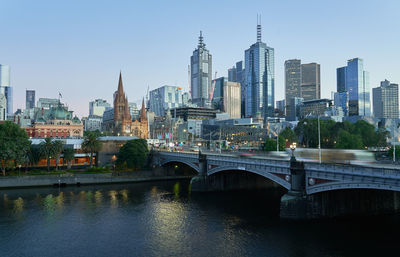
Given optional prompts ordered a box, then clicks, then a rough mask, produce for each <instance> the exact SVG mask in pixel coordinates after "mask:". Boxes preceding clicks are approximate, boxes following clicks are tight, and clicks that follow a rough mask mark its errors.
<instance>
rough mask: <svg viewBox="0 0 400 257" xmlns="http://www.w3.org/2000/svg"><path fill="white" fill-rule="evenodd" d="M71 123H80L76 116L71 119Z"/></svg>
mask: <svg viewBox="0 0 400 257" xmlns="http://www.w3.org/2000/svg"><path fill="white" fill-rule="evenodd" d="M72 122H73V123H81V121H80V120H79V118H78V117H77V116H75V117H74V118H73V119H72Z"/></svg>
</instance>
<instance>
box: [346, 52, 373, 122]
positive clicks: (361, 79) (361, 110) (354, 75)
mask: <svg viewBox="0 0 400 257" xmlns="http://www.w3.org/2000/svg"><path fill="white" fill-rule="evenodd" d="M345 90H346V91H347V92H348V93H349V116H371V99H370V94H371V93H370V88H369V73H368V72H367V71H364V62H363V60H362V59H360V58H354V59H351V60H348V61H347V66H346V80H345Z"/></svg>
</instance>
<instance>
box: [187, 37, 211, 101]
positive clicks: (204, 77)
mask: <svg viewBox="0 0 400 257" xmlns="http://www.w3.org/2000/svg"><path fill="white" fill-rule="evenodd" d="M190 67H191V77H190V81H191V84H190V85H191V95H192V103H193V104H195V105H197V106H199V107H207V108H210V107H211V102H210V92H211V71H212V56H211V54H210V52H209V51H208V50H207V49H206V44H204V42H203V35H202V32H201V31H200V37H199V44H198V46H197V48H196V49H195V50H194V51H193V55H192V56H191V57H190Z"/></svg>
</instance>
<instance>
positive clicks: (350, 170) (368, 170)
mask: <svg viewBox="0 0 400 257" xmlns="http://www.w3.org/2000/svg"><path fill="white" fill-rule="evenodd" d="M304 168H305V170H306V171H307V170H310V171H317V172H333V173H340V174H351V175H360V176H371V177H391V178H400V170H399V169H390V168H385V167H382V168H379V167H367V166H359V165H346V164H324V163H322V164H319V163H305V164H304Z"/></svg>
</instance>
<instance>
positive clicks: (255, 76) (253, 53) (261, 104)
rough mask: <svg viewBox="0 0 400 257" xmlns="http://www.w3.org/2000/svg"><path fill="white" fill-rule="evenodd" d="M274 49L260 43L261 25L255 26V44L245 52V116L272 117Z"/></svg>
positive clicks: (265, 119) (265, 118) (273, 103)
mask: <svg viewBox="0 0 400 257" xmlns="http://www.w3.org/2000/svg"><path fill="white" fill-rule="evenodd" d="M274 66H275V65H274V49H273V48H271V47H269V46H267V45H266V44H265V43H263V42H261V25H257V42H256V43H255V44H253V45H251V46H250V48H249V49H247V50H246V51H245V83H246V84H245V96H244V98H245V116H246V117H259V116H260V117H262V118H264V122H266V121H267V117H272V116H273V112H274V105H275V95H274V94H275V69H274Z"/></svg>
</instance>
